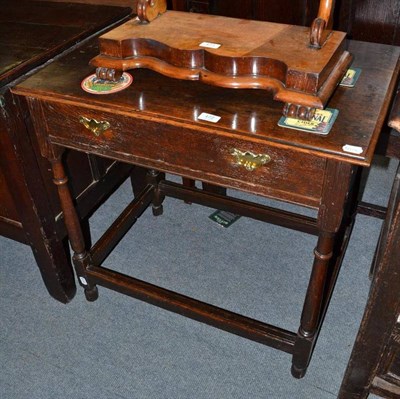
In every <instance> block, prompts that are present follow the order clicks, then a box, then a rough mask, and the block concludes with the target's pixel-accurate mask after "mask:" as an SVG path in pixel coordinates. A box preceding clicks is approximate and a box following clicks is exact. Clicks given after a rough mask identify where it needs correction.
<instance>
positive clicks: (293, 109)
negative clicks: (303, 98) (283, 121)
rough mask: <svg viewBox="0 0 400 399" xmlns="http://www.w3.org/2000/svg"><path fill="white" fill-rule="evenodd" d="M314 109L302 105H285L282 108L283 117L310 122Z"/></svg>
mask: <svg viewBox="0 0 400 399" xmlns="http://www.w3.org/2000/svg"><path fill="white" fill-rule="evenodd" d="M315 112H316V109H315V108H312V107H306V106H304V105H298V104H291V103H286V104H285V106H284V107H283V116H286V117H289V118H295V119H302V120H306V121H310V120H311V119H312V118H313V117H314V115H315Z"/></svg>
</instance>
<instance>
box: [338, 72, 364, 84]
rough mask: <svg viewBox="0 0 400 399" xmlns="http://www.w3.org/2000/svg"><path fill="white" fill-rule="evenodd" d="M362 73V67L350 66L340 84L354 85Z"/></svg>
mask: <svg viewBox="0 0 400 399" xmlns="http://www.w3.org/2000/svg"><path fill="white" fill-rule="evenodd" d="M360 74H361V68H349V69H348V70H347V72H346V75H344V77H343V79H342V81H341V82H340V86H344V87H354V86H355V85H356V82H357V80H358V78H359V77H360Z"/></svg>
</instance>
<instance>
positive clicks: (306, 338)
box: [292, 232, 335, 378]
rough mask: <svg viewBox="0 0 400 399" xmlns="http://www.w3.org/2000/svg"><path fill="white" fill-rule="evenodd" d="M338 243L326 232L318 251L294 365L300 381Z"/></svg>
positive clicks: (321, 236)
mask: <svg viewBox="0 0 400 399" xmlns="http://www.w3.org/2000/svg"><path fill="white" fill-rule="evenodd" d="M334 243H335V234H331V233H325V232H322V233H320V235H319V237H318V243H317V246H316V247H315V249H314V264H313V268H312V272H311V277H310V281H309V284H308V289H307V294H306V298H305V301H304V307H303V312H302V315H301V322H300V328H299V331H298V334H297V335H298V338H297V341H296V344H295V353H294V355H293V362H292V374H293V376H294V377H296V378H302V377H303V376H304V374H305V373H306V371H307V366H308V363H309V360H310V357H311V354H312V350H313V346H314V341H315V339H316V335H317V334H318V328H319V324H320V323H319V322H320V315H321V313H322V304H323V301H324V297H325V286H326V284H325V282H326V279H327V275H328V267H329V265H330V260H331V258H332V255H333V247H334Z"/></svg>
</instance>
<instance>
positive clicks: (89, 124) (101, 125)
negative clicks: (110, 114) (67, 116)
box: [79, 116, 111, 137]
mask: <svg viewBox="0 0 400 399" xmlns="http://www.w3.org/2000/svg"><path fill="white" fill-rule="evenodd" d="M79 122H80V123H82V125H83V126H85V128H86V129H89V130H90V131H91V132H92V133H93V134H95V135H96V136H97V137H99V136H100V135H101V134H102V133H104V132H105V131H106V130H107V129H109V128H110V127H111V125H110V123H109V122H107V121H96V119H88V118H86V117H84V116H81V117H80V118H79Z"/></svg>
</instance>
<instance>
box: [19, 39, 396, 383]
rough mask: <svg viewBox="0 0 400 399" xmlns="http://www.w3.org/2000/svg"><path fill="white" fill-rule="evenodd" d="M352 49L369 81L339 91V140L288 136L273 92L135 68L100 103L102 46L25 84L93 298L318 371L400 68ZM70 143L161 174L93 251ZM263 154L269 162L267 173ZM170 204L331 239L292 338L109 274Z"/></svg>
mask: <svg viewBox="0 0 400 399" xmlns="http://www.w3.org/2000/svg"><path fill="white" fill-rule="evenodd" d="M349 50H350V51H351V52H352V54H354V56H355V60H354V64H353V65H354V66H355V67H360V68H362V74H361V76H360V78H359V81H358V82H357V85H356V87H355V88H344V87H338V88H337V89H336V92H335V94H334V96H333V98H332V99H331V101H330V102H329V104H328V107H330V108H335V109H338V110H339V115H338V118H337V120H336V122H335V124H334V126H333V128H332V130H331V132H330V133H329V134H328V135H326V136H323V135H318V134H312V133H306V132H300V131H296V130H291V129H284V128H281V127H278V126H277V122H278V120H279V118H280V116H281V109H280V106H279V104H277V103H274V102H273V101H272V100H271V99H270V98H269V97H268V96H266V95H265V93H262V92H260V91H252V90H241V91H232V90H229V89H223V88H217V87H211V86H207V85H204V84H201V83H196V82H189V83H188V82H185V81H180V80H176V79H171V78H167V77H164V76H161V75H159V74H157V73H155V72H152V71H148V70H137V71H135V72H134V83H133V84H132V86H130V87H129V88H128V89H126V90H124V91H121V92H119V93H115V94H111V95H108V96H104V95H103V96H96V95H91V94H89V93H86V92H84V91H82V90H81V88H80V83H81V81H82V79H83V78H85V77H86V76H87V75H89V74H90V73H92V72H93V70H92V67H91V66H89V65H88V62H89V60H90V59H91V58H92V57H93V56H94V55H96V54H97V52H98V48H97V46H96V44H92V45H90V46H88V47H86V48H85V49H84V50H80V51H79V52H77V53H71V54H70V55H68V56H66V57H65V58H62V59H60V60H59V61H57V62H55V63H53V64H52V65H49V66H48V67H47V68H45V69H43V70H42V71H40V72H39V73H37V74H35V75H34V76H32V77H30V78H29V79H27V80H26V81H24V82H23V83H21V84H20V85H18V86H17V87H15V88H14V89H13V92H14V93H15V94H17V95H19V96H21V101H23V100H24V98H25V101H27V103H28V106H29V109H30V113H31V116H32V119H33V123H34V125H35V130H36V134H37V136H38V140H39V142H40V146H41V152H42V155H43V156H45V157H46V158H48V160H49V161H50V162H51V164H52V168H53V176H54V183H55V184H56V185H57V187H58V190H59V195H60V200H61V203H62V207H63V210H64V214H65V222H66V225H67V230H68V232H69V237H70V242H71V245H72V248H73V250H74V265H75V270H76V273H77V275H78V277H79V281H80V283H81V285H82V286H83V287H84V290H85V294H86V297H87V298H88V299H89V300H95V299H96V298H97V295H98V293H97V285H101V286H105V287H107V288H110V289H113V290H116V291H118V292H120V293H123V294H126V295H130V296H132V297H135V298H138V299H141V300H144V301H146V302H149V303H152V304H154V305H157V306H160V307H163V308H165V309H169V310H172V311H174V312H177V313H180V314H182V315H185V316H187V317H191V318H193V319H196V320H199V321H202V322H204V323H208V324H210V325H213V326H215V327H218V328H221V329H224V330H226V331H230V332H232V333H235V334H238V335H240V336H243V337H246V338H249V339H252V340H255V341H257V342H260V343H263V344H266V345H269V346H272V347H275V348H277V349H280V350H282V351H285V352H288V353H290V354H292V355H293V358H292V374H293V375H294V376H295V377H298V378H301V377H302V376H304V374H305V372H306V370H307V366H308V364H309V361H310V358H311V354H312V351H313V348H314V345H315V342H316V339H317V337H318V333H319V331H320V328H321V325H322V321H323V318H324V315H325V312H326V310H327V306H328V303H329V298H330V296H331V293H332V291H333V288H334V284H335V280H336V276H337V273H338V271H339V268H340V264H341V260H342V257H343V254H344V252H345V248H346V245H347V242H348V239H349V236H350V232H351V228H352V225H353V221H354V217H355V213H356V206H357V193H358V187H359V176H360V171H361V169H362V167H369V166H370V164H371V160H372V157H373V154H374V150H375V146H376V143H377V140H378V137H379V134H380V131H381V128H382V125H383V123H384V120H385V117H386V115H387V112H388V108H389V106H390V101H391V97H392V94H393V91H394V87H395V83H396V79H397V77H398V73H399V65H398V58H399V54H400V49H399V48H396V47H391V46H385V45H378V44H368V43H361V42H352V43H351V45H350V49H349ZM202 113H208V114H212V115H217V116H220V117H221V119H220V120H219V121H218V122H217V123H212V122H205V121H202V120H201V119H199V115H201V114H202ZM85 118H86V120H89V121H92V124H96V123H97V124H99V125H101V126H106V127H107V129H105V131H104V132H103V133H102V134H100V135H98V134H95V133H98V132H92V131H90V129H87V128H86V127H85V125H84V124H82V121H83V120H85ZM87 125H90V124H87ZM65 148H73V149H75V150H78V151H83V152H86V153H90V154H96V155H100V156H104V157H108V158H111V159H115V160H118V161H122V162H127V163H131V164H134V165H137V166H138V167H141V168H143V170H147V175H146V177H144V178H143V179H142V181H139V180H137V181H136V185H137V188H140V189H141V192H140V195H138V196H137V197H136V198H135V199H133V201H132V202H131V204H129V206H128V207H127V208H126V209H125V210H124V211H123V212H122V214H121V215H120V216H119V217H118V219H117V220H116V221H115V222H114V224H113V225H112V226H111V227H110V228H109V229H108V230H107V231H106V232H105V233H104V235H103V236H102V237H101V238H100V239H99V240H98V242H97V243H95V244H94V245H93V246H92V248H85V245H84V241H83V239H82V230H81V228H80V225H79V220H78V218H77V214H76V212H75V208H74V206H73V202H72V201H71V195H70V192H69V189H68V185H67V181H68V177H67V176H66V173H65V171H64V167H63V163H62V160H61V156H62V153H63V151H64V149H65ZM238 154H239V155H238ZM240 154H242V155H240ZM249 157H250V161H249V159H248V158H249ZM252 157H253V159H252ZM251 159H252V160H251ZM260 159H264V160H266V159H268V160H269V162H264V164H263V162H259V160H260ZM166 172H168V173H173V174H176V175H179V176H182V177H184V178H188V179H193V180H200V181H203V182H206V183H210V184H213V185H217V186H221V187H227V188H233V189H238V190H242V191H246V192H248V193H251V194H256V195H261V196H265V197H268V198H272V199H276V200H279V201H286V202H289V203H294V204H298V205H300V206H304V207H308V208H312V209H315V210H317V217H316V218H311V217H306V216H303V215H301V214H297V213H293V212H287V211H282V210H279V209H275V208H272V207H267V206H264V205H263V206H261V205H258V204H256V203H253V202H249V201H243V200H239V199H235V198H232V197H231V196H225V195H220V194H216V193H214V192H210V191H206V190H200V189H197V188H194V187H189V186H187V185H182V184H178V183H176V182H171V181H168V180H166V178H165V173H166ZM165 196H172V197H175V198H179V199H183V200H186V201H188V202H193V203H199V204H202V205H207V206H211V207H214V208H218V209H223V210H227V211H232V212H235V213H238V214H242V215H245V216H248V217H251V218H254V219H258V220H262V221H265V222H269V223H273V224H276V225H280V226H284V227H287V228H290V229H294V230H298V231H301V232H305V233H309V234H313V235H315V236H316V237H317V239H316V247H315V250H314V262H313V266H312V272H311V275H310V280H309V285H308V289H307V292H306V293H305V300H304V306H303V311H302V315H301V317H300V322H299V329H298V331H296V332H292V331H286V330H284V329H281V328H279V327H276V326H272V325H269V324H266V323H263V322H261V321H258V320H254V319H250V318H248V317H246V316H243V315H239V314H235V313H232V312H230V311H227V310H224V309H220V308H217V307H215V306H212V305H210V304H206V303H204V302H199V301H197V300H195V299H192V298H188V297H186V296H183V295H181V294H179V293H176V292H171V291H168V290H166V289H163V288H161V287H157V286H154V285H152V284H149V283H147V282H144V281H140V280H137V279H135V278H133V277H129V276H126V275H122V274H120V273H118V272H116V271H114V270H112V269H110V268H106V267H105V266H103V261H104V260H105V259H106V257H107V255H108V254H109V253H110V251H112V249H113V247H114V246H115V245H116V244H117V243H118V242H119V240H120V239H121V237H122V236H123V235H124V234H125V233H126V231H127V230H128V229H129V228H130V227H131V226H132V225H133V223H134V222H135V221H136V219H137V218H138V217H139V216H140V215H141V214H142V212H143V211H144V210H145V209H146V208H147V207H148V206H149V205H150V206H151V207H152V209H153V213H154V215H160V214H161V213H162V201H163V199H164V197H165ZM188 206H189V205H188ZM283 256H284V254H283ZM283 283H284V282H283Z"/></svg>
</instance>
